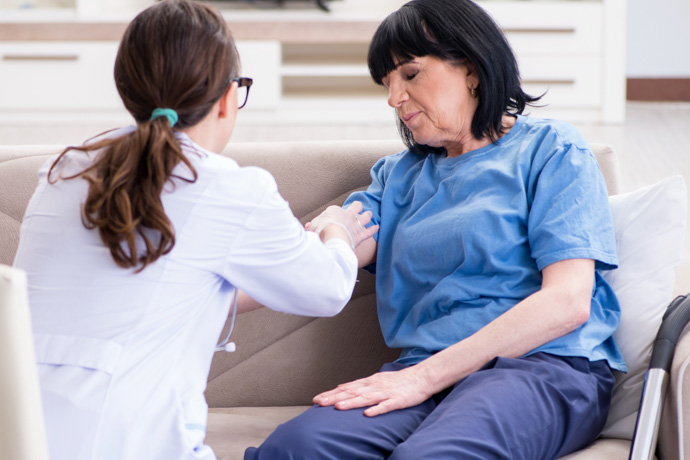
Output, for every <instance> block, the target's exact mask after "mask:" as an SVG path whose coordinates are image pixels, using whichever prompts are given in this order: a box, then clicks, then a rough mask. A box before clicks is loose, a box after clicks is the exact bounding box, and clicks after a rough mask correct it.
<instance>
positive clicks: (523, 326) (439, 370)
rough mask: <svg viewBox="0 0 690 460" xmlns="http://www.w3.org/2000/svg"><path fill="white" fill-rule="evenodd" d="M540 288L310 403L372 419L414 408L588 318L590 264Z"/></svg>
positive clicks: (558, 269) (577, 264) (554, 273)
mask: <svg viewBox="0 0 690 460" xmlns="http://www.w3.org/2000/svg"><path fill="white" fill-rule="evenodd" d="M542 275H543V279H542V286H541V289H540V290H539V291H537V292H536V293H534V294H532V295H531V296H529V297H527V298H526V299H524V300H523V301H521V302H520V303H518V304H517V305H515V306H514V307H513V308H511V309H510V310H508V311H507V312H506V313H504V314H503V315H501V316H499V317H498V318H496V319H495V320H494V321H492V322H491V323H489V324H487V325H486V326H485V327H484V328H482V329H480V330H479V331H477V332H476V333H475V334H473V335H472V336H470V337H468V338H467V339H465V340H462V341H460V342H458V343H456V344H455V345H452V346H450V347H448V348H446V349H445V350H442V351H440V352H438V353H436V354H435V355H433V356H431V357H429V358H427V359H426V360H424V361H422V362H421V363H419V364H417V365H416V366H412V367H409V368H406V369H403V370H400V371H397V372H381V373H378V374H374V375H372V376H370V377H367V378H364V379H360V380H357V381H354V382H350V383H346V384H343V385H339V386H338V388H336V389H334V390H331V391H327V392H325V393H322V394H320V395H318V396H317V397H315V398H314V402H315V403H317V404H320V405H323V406H330V405H335V407H336V408H337V409H342V410H346V409H353V408H356V407H366V406H371V407H369V408H368V409H366V410H365V411H364V414H365V415H367V416H375V415H380V414H384V413H386V412H390V411H392V410H397V409H403V408H406V407H412V406H414V405H417V404H419V403H421V402H423V401H425V400H426V399H428V398H430V397H431V396H432V395H434V394H436V393H438V392H439V391H441V390H443V389H445V388H448V387H450V386H452V385H454V384H455V383H457V382H458V381H460V380H461V379H463V378H465V377H467V376H468V375H470V374H471V373H473V372H476V371H478V370H479V369H481V368H482V367H483V366H484V365H486V364H487V363H488V362H489V361H491V360H492V359H493V358H495V357H497V356H501V357H506V358H518V357H520V356H523V355H524V354H526V353H529V352H530V351H532V350H534V349H535V348H537V347H539V346H541V345H544V344H545V343H547V342H550V341H551V340H554V339H556V338H558V337H561V336H563V335H565V334H567V333H569V332H571V331H573V330H575V329H576V328H578V327H579V326H580V325H582V324H583V323H584V322H585V321H587V318H588V317H589V313H590V305H591V300H592V299H591V297H592V288H593V285H594V261H592V260H587V259H572V260H564V261H560V262H556V263H554V264H552V265H549V266H548V267H546V268H544V270H543V272H542Z"/></svg>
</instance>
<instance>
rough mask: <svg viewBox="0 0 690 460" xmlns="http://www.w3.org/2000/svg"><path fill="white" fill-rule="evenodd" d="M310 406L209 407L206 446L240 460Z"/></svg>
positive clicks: (593, 454) (602, 449) (595, 456)
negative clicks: (247, 450)
mask: <svg viewBox="0 0 690 460" xmlns="http://www.w3.org/2000/svg"><path fill="white" fill-rule="evenodd" d="M308 408H309V406H286V407H234V408H212V409H210V410H209V415H208V430H207V433H206V444H208V445H209V446H211V447H212V448H213V451H214V452H215V454H216V456H217V457H218V460H241V459H242V458H244V451H245V449H246V448H247V447H252V446H254V447H256V446H258V445H260V444H261V443H262V442H263V440H264V439H265V438H267V437H268V435H269V434H271V433H272V432H273V430H275V429H276V428H277V427H278V425H280V424H281V423H284V422H286V421H288V420H290V419H291V418H294V417H296V416H298V415H299V414H301V413H302V412H304V411H305V410H307V409H308ZM629 453H630V441H628V440H622V439H599V440H597V441H596V442H595V443H594V444H592V445H591V446H589V447H587V448H586V449H583V450H581V451H579V452H576V453H574V454H570V455H567V456H565V457H562V459H561V460H601V459H604V458H605V459H606V460H627V458H628V454H629Z"/></svg>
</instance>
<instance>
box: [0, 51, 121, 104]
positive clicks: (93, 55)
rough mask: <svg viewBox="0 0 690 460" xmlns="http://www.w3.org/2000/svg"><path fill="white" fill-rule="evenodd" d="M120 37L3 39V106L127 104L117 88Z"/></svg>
mask: <svg viewBox="0 0 690 460" xmlns="http://www.w3.org/2000/svg"><path fill="white" fill-rule="evenodd" d="M117 48H118V43H117V42H102V43H83V42H12V43H0V109H2V110H7V109H12V110H17V111H36V110H60V111H72V110H74V111H79V110H124V108H123V105H122V101H121V100H120V97H119V96H118V94H117V90H116V89H115V82H114V77H113V68H114V65H115V56H116V54H117Z"/></svg>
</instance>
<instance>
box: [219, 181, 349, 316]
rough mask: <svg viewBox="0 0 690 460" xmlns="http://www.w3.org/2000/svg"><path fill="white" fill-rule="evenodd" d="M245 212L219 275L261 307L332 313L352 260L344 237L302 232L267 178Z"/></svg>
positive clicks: (345, 292)
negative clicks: (323, 239)
mask: <svg viewBox="0 0 690 460" xmlns="http://www.w3.org/2000/svg"><path fill="white" fill-rule="evenodd" d="M262 181H264V182H265V184H264V185H265V187H266V192H265V194H264V195H263V197H262V198H261V199H260V200H259V201H258V203H257V204H256V206H255V208H254V209H253V210H252V212H251V213H250V214H249V215H248V216H247V218H246V220H245V222H244V224H243V227H242V229H241V231H240V232H239V234H238V235H237V237H236V238H235V239H234V242H233V244H232V247H231V249H230V251H229V254H228V257H227V259H226V263H225V268H224V271H225V276H226V279H228V280H230V282H232V283H233V284H234V285H235V286H237V287H238V288H240V289H241V290H243V291H244V292H246V293H247V294H248V295H249V296H251V297H252V298H253V299H255V300H256V301H258V302H260V303H261V304H262V305H264V306H266V307H268V308H270V309H272V310H276V311H281V312H286V313H294V314H299V315H305V316H333V315H335V314H337V313H339V312H340V311H341V310H342V309H343V307H344V306H345V305H346V304H347V302H348V301H349V299H350V297H351V295H352V290H353V289H354V285H355V281H356V278H357V258H356V256H355V254H354V253H353V251H352V250H351V249H350V246H349V244H348V243H346V242H345V241H342V240H339V239H331V240H329V241H328V242H326V243H325V244H324V243H322V242H321V239H320V238H319V237H318V235H316V234H315V233H313V232H307V231H305V230H304V228H303V226H302V224H301V223H300V222H299V221H298V220H297V218H296V217H295V216H294V215H293V214H292V211H291V210H290V207H289V206H288V203H287V202H286V201H285V200H284V199H283V198H282V197H281V196H280V194H279V193H278V190H277V186H276V184H275V181H274V180H273V178H272V176H270V175H269V174H268V173H265V175H263V177H262Z"/></svg>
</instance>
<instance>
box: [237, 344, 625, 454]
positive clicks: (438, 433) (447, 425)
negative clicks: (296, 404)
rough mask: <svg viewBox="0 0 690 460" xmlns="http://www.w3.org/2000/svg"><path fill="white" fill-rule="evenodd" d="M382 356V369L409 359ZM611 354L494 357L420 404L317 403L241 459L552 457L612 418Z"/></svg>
mask: <svg viewBox="0 0 690 460" xmlns="http://www.w3.org/2000/svg"><path fill="white" fill-rule="evenodd" d="M404 367H405V366H404V365H400V364H386V365H384V366H383V368H382V369H381V370H382V371H395V370H398V369H402V368H404ZM613 383H614V379H613V375H612V373H611V370H610V369H609V367H608V365H607V364H606V362H605V361H597V362H590V361H588V360H587V359H585V358H569V357H558V356H554V355H549V354H546V353H537V354H535V355H531V356H528V357H526V358H520V359H504V358H497V359H494V360H493V361H491V362H490V363H489V364H488V365H487V366H485V367H484V368H483V369H482V370H480V371H478V372H475V373H474V374H472V375H470V376H468V377H467V378H465V379H463V380H461V381H460V382H458V383H457V384H455V385H454V386H453V387H451V388H449V389H447V390H445V391H443V392H442V393H439V394H437V395H435V396H434V397H432V398H430V399H428V400H427V401H425V402H424V403H422V404H420V405H418V406H415V407H410V408H407V409H403V410H398V411H394V412H389V413H387V414H383V415H379V416H376V417H366V416H365V415H364V414H363V410H364V409H353V410H348V411H340V410H337V409H334V408H333V407H319V406H314V407H312V408H310V409H308V410H307V411H306V412H304V413H303V414H301V415H299V416H297V417H295V418H294V419H292V420H290V421H288V422H286V423H284V424H282V425H280V426H279V427H278V428H277V429H276V430H275V432H274V433H273V434H271V436H269V437H268V439H266V441H265V442H264V443H263V444H262V445H261V446H260V447H259V448H254V447H250V448H249V449H247V451H246V452H245V456H244V458H245V460H264V459H265V460H280V459H294V460H319V459H333V460H346V459H353V460H355V459H356V460H365V459H384V458H388V459H394V460H400V459H415V460H419V459H434V460H439V459H463V460H465V459H478V460H489V459H511V460H517V459H525V460H539V459H553V458H558V457H561V456H563V455H566V454H568V453H571V452H573V451H576V450H578V449H581V448H583V447H585V446H586V445H588V444H589V443H591V442H592V441H593V440H594V439H596V437H597V436H598V435H599V433H600V432H601V430H602V429H603V427H604V423H605V422H606V417H607V415H608V410H609V405H610V402H611V392H612V389H613Z"/></svg>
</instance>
